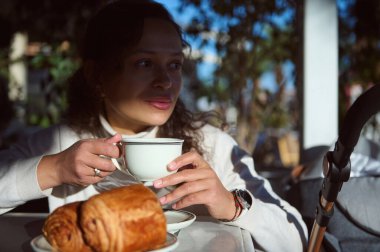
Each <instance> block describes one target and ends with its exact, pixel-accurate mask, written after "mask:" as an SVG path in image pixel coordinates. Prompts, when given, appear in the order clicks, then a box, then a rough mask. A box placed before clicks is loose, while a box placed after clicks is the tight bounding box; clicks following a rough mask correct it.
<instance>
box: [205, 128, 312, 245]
mask: <svg viewBox="0 0 380 252" xmlns="http://www.w3.org/2000/svg"><path fill="white" fill-rule="evenodd" d="M213 131H214V133H212V134H210V132H209V133H208V134H205V136H206V135H208V137H205V140H206V141H205V142H206V143H208V145H209V147H208V150H211V155H210V157H211V160H210V163H211V165H212V167H213V168H214V170H215V171H216V173H217V174H218V176H219V178H220V179H221V181H222V183H223V185H224V186H225V187H226V188H227V189H228V190H233V189H247V190H248V191H249V192H250V194H251V196H252V206H251V208H250V209H249V210H248V211H247V212H246V213H245V214H244V215H241V216H240V217H239V218H238V219H237V220H235V221H233V222H226V224H228V225H234V226H239V227H241V228H243V229H246V230H248V231H249V232H250V234H251V236H252V238H253V240H254V243H255V248H257V249H262V250H264V251H303V250H304V249H305V248H306V244H307V237H308V236H307V228H306V225H305V224H304V222H303V220H302V216H301V215H300V214H299V212H298V211H297V210H296V209H295V208H294V207H293V206H291V205H290V204H289V203H287V202H286V201H285V200H283V199H281V198H280V197H279V196H278V195H276V194H275V193H274V192H273V190H272V188H271V185H270V183H269V182H268V181H267V180H266V179H265V178H263V177H261V176H259V175H258V174H257V172H256V171H255V169H254V162H253V159H252V157H251V156H250V155H249V154H248V153H246V152H245V151H243V150H242V149H240V148H239V147H238V145H237V143H236V142H235V140H234V139H233V138H232V137H230V136H229V135H228V134H226V133H224V132H222V131H221V130H218V129H214V130H213ZM210 136H211V137H210Z"/></svg>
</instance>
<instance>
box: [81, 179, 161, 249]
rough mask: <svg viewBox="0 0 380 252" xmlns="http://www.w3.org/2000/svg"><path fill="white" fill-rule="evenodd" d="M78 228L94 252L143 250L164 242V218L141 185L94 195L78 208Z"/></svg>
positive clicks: (151, 195)
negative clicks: (79, 210) (79, 213)
mask: <svg viewBox="0 0 380 252" xmlns="http://www.w3.org/2000/svg"><path fill="white" fill-rule="evenodd" d="M80 225H81V227H82V231H83V234H84V238H85V240H86V242H87V244H88V245H90V246H91V247H92V249H93V250H94V251H97V252H105V251H112V252H118V251H146V250H152V249H157V248H160V247H162V246H163V245H164V244H165V241H166V218H165V216H164V213H163V211H162V208H161V205H160V203H159V202H158V200H157V197H156V195H155V194H154V193H153V192H152V191H151V190H150V189H148V188H147V187H145V186H143V185H140V184H139V185H131V186H126V187H120V188H116V189H113V190H110V191H106V192H103V193H101V194H98V195H95V196H93V197H91V198H90V199H88V200H87V201H85V202H84V203H83V204H82V207H81V216H80Z"/></svg>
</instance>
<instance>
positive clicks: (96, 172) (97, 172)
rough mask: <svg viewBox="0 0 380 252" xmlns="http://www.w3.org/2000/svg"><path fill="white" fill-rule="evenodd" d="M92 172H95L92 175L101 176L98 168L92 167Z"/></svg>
mask: <svg viewBox="0 0 380 252" xmlns="http://www.w3.org/2000/svg"><path fill="white" fill-rule="evenodd" d="M94 173H95V174H94V177H101V176H100V170H99V169H97V168H95V169H94Z"/></svg>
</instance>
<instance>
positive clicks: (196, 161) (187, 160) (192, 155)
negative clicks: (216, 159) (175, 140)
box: [168, 151, 210, 170]
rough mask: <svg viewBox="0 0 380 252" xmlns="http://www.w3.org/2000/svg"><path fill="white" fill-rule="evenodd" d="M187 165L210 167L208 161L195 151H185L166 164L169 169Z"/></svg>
mask: <svg viewBox="0 0 380 252" xmlns="http://www.w3.org/2000/svg"><path fill="white" fill-rule="evenodd" d="M189 166H191V167H192V168H210V167H209V165H208V163H207V162H206V161H204V159H203V158H202V157H201V156H200V155H199V154H198V153H197V152H195V151H190V152H187V153H185V154H183V155H181V156H179V157H177V158H176V159H174V160H173V161H172V162H170V164H168V168H169V169H170V170H178V169H180V168H182V167H189Z"/></svg>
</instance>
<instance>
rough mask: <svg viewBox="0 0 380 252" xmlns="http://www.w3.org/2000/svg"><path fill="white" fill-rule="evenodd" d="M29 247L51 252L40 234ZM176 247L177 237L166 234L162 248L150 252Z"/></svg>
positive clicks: (40, 251)
mask: <svg viewBox="0 0 380 252" xmlns="http://www.w3.org/2000/svg"><path fill="white" fill-rule="evenodd" d="M30 245H31V246H32V248H33V250H34V251H35V252H51V251H53V249H52V247H51V246H50V244H49V243H48V242H47V240H46V239H45V237H44V236H43V235H42V234H41V235H39V236H37V237H35V238H33V240H32V241H31V242H30ZM177 247H178V240H177V237H176V236H175V235H174V234H171V233H167V234H166V242H165V245H164V247H162V248H160V249H156V250H150V252H169V251H173V250H174V249H176V248H177Z"/></svg>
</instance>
